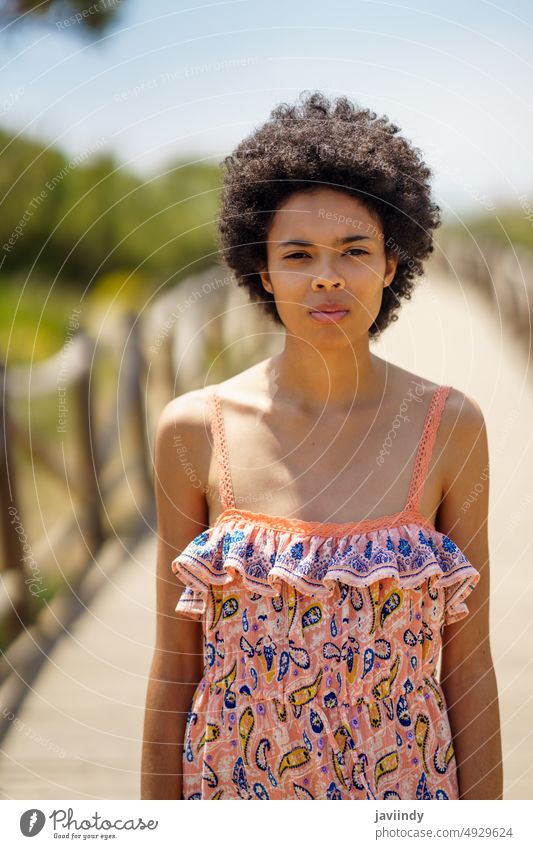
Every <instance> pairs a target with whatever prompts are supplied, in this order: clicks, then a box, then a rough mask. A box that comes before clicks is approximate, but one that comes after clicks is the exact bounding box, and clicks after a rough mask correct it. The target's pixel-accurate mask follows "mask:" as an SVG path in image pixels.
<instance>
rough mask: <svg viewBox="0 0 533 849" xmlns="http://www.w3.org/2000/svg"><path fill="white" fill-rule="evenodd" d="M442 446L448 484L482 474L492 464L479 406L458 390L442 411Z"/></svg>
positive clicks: (453, 393) (450, 393)
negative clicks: (484, 467)
mask: <svg viewBox="0 0 533 849" xmlns="http://www.w3.org/2000/svg"><path fill="white" fill-rule="evenodd" d="M439 442H440V445H441V450H442V452H443V453H444V454H445V457H446V462H445V464H443V465H444V472H445V483H448V484H450V483H451V482H452V480H455V479H456V478H457V476H460V475H461V474H465V473H466V474H468V473H471V472H472V471H473V470H474V469H477V471H478V472H480V471H481V470H482V468H483V466H484V465H487V464H488V442H487V426H486V422H485V416H484V414H483V410H482V409H481V407H480V405H479V403H478V402H477V401H476V400H475V399H474V398H472V397H470V396H469V395H466V394H465V393H464V392H461V390H459V389H455V388H454V387H451V388H450V391H449V393H448V396H447V398H446V403H445V405H444V408H443V411H442V418H441V425H440V428H439Z"/></svg>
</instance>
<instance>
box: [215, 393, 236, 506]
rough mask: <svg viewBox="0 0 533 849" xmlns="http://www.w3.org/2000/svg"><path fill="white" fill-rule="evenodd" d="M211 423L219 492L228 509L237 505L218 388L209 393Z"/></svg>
mask: <svg viewBox="0 0 533 849" xmlns="http://www.w3.org/2000/svg"><path fill="white" fill-rule="evenodd" d="M209 424H210V428H211V434H212V437H213V451H214V454H215V459H216V462H217V473H218V494H219V498H220V503H221V504H222V507H223V509H224V510H227V509H228V508H234V507H235V498H234V495H233V483H232V480H231V470H230V464H229V454H228V444H227V441H226V432H225V429H224V417H223V415H222V404H221V402H220V397H219V395H218V392H217V391H216V390H212V391H211V393H210V395H209Z"/></svg>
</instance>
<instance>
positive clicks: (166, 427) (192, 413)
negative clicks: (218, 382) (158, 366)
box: [155, 386, 214, 472]
mask: <svg viewBox="0 0 533 849" xmlns="http://www.w3.org/2000/svg"><path fill="white" fill-rule="evenodd" d="M213 388H214V387H213V386H203V387H201V388H200V389H192V390H190V391H189V392H184V393H183V394H182V395H178V396H177V397H176V398H173V399H172V400H171V401H169V402H168V403H167V404H166V405H165V406H164V407H163V409H162V411H161V413H160V414H159V418H158V421H157V427H156V433H155V453H156V457H159V460H160V462H159V465H161V464H164V463H165V462H166V461H167V460H170V459H171V458H175V457H176V453H177V452H178V453H179V452H180V450H182V451H184V452H189V455H190V456H189V460H190V462H191V463H194V465H198V467H200V468H201V469H202V470H203V471H204V472H206V470H207V466H208V463H209V456H210V451H211V448H210V437H209V434H208V429H209V419H208V396H209V393H210V391H211V390H212V389H213Z"/></svg>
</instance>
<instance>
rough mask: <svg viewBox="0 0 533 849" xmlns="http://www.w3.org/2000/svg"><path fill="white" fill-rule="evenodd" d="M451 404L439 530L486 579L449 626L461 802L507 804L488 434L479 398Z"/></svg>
mask: <svg viewBox="0 0 533 849" xmlns="http://www.w3.org/2000/svg"><path fill="white" fill-rule="evenodd" d="M448 399H449V402H448V404H447V409H446V408H445V410H446V419H447V423H448V427H446V428H444V429H443V430H444V431H445V433H447V439H446V443H447V444H446V447H445V449H444V450H443V452H442V456H443V457H444V456H445V457H446V463H445V465H446V469H445V471H444V472H443V484H444V485H443V493H444V496H443V499H442V501H441V505H440V507H439V511H438V514H437V522H436V525H437V529H438V530H439V531H440V532H441V533H444V534H446V535H448V536H450V537H451V539H452V540H453V541H454V542H455V543H456V545H458V546H459V548H460V549H461V550H462V551H463V552H464V553H465V555H466V556H467V557H468V559H469V560H470V562H471V563H472V565H473V566H474V567H475V568H476V569H477V570H478V572H479V573H480V578H479V582H478V584H477V586H476V587H475V588H474V589H473V590H472V592H471V593H470V595H468V597H467V599H466V605H467V607H468V610H469V613H468V616H467V617H466V618H463V619H460V620H457V621H456V622H452V623H450V624H448V625H445V626H444V631H443V646H442V664H441V679H440V680H441V686H442V689H443V692H444V696H445V699H446V702H447V705H448V717H449V721H450V727H451V731H452V735H453V744H454V750H455V757H456V764H457V776H458V781H459V794H460V798H461V799H502V798H503V764H502V745H501V728H500V711H499V703H498V687H497V682H496V675H495V672H494V666H493V662H492V655H491V648H490V632H489V599H490V581H489V551H488V548H489V546H488V527H487V526H488V507H489V457H488V440H487V430H486V426H485V420H484V417H483V413H482V411H481V409H480V408H479V406H478V404H477V403H476V402H475V401H474V400H472V399H470V398H468V396H466V395H464V394H463V393H461V392H458V391H457V390H454V389H452V390H451V391H450V394H449V396H448ZM443 419H444V416H443Z"/></svg>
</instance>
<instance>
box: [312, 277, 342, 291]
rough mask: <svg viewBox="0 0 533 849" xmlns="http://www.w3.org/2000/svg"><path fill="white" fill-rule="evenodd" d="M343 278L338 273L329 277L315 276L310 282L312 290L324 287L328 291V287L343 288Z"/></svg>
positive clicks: (319, 289)
mask: <svg viewBox="0 0 533 849" xmlns="http://www.w3.org/2000/svg"><path fill="white" fill-rule="evenodd" d="M344 285H345V284H344V280H343V279H342V278H341V277H339V275H338V274H335V275H333V277H332V278H330V277H315V278H314V279H313V281H312V282H311V286H312V287H313V291H314V292H320V291H321V290H322V289H325V290H326V291H327V292H329V290H330V289H344Z"/></svg>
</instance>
